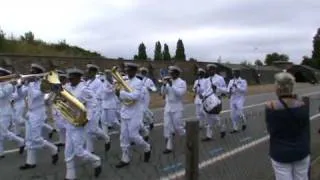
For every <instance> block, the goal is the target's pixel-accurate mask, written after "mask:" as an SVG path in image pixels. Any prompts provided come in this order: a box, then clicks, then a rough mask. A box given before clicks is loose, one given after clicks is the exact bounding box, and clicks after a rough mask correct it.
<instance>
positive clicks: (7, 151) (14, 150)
mask: <svg viewBox="0 0 320 180" xmlns="http://www.w3.org/2000/svg"><path fill="white" fill-rule="evenodd" d="M315 94H320V92H312V93H307V94H302V95H301V96H311V95H315ZM264 104H265V102H263V103H258V104H251V105H248V106H245V107H244V109H250V108H253V107H257V106H263V105H264ZM230 111H231V110H230V109H226V110H223V111H221V114H224V113H228V112H230ZM195 118H196V117H195V116H191V117H188V118H183V119H182V120H183V121H188V120H192V119H195ZM160 126H163V123H156V124H154V127H160ZM116 134H119V131H112V132H110V133H109V135H116ZM53 143H57V142H53ZM18 151H19V149H11V150H6V151H4V154H10V153H15V152H18Z"/></svg>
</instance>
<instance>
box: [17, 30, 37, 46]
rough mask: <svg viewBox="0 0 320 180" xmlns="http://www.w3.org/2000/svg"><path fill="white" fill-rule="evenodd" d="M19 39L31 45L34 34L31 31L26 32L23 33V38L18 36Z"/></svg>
mask: <svg viewBox="0 0 320 180" xmlns="http://www.w3.org/2000/svg"><path fill="white" fill-rule="evenodd" d="M20 39H21V40H22V41H26V42H28V43H32V42H34V34H33V33H32V32H31V31H29V32H26V33H24V36H20Z"/></svg>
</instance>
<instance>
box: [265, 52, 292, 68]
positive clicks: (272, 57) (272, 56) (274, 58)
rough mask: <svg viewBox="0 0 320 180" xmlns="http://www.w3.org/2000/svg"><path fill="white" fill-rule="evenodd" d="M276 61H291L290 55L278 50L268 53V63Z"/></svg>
mask: <svg viewBox="0 0 320 180" xmlns="http://www.w3.org/2000/svg"><path fill="white" fill-rule="evenodd" d="M274 61H286V62H287V61H289V56H288V55H286V54H278V53H276V52H274V53H272V54H267V55H266V57H265V60H264V63H265V64H266V65H268V66H269V65H272V63H273V62H274Z"/></svg>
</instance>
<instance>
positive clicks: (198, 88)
mask: <svg viewBox="0 0 320 180" xmlns="http://www.w3.org/2000/svg"><path fill="white" fill-rule="evenodd" d="M205 73H206V72H205V70H204V69H202V68H199V69H198V72H197V75H198V79H197V80H195V82H194V85H193V91H194V92H195V98H194V104H195V105H196V117H197V119H198V121H199V124H200V127H201V128H202V127H203V126H204V125H205V112H204V111H203V107H202V100H201V99H200V97H199V95H200V94H201V93H203V91H204V89H203V88H204V82H205Z"/></svg>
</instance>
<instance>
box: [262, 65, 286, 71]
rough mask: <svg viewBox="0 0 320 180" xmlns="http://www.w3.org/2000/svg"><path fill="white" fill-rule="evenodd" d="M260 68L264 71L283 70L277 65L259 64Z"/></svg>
mask: <svg viewBox="0 0 320 180" xmlns="http://www.w3.org/2000/svg"><path fill="white" fill-rule="evenodd" d="M258 69H259V70H262V71H282V69H280V68H278V67H275V66H259V67H258Z"/></svg>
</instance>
